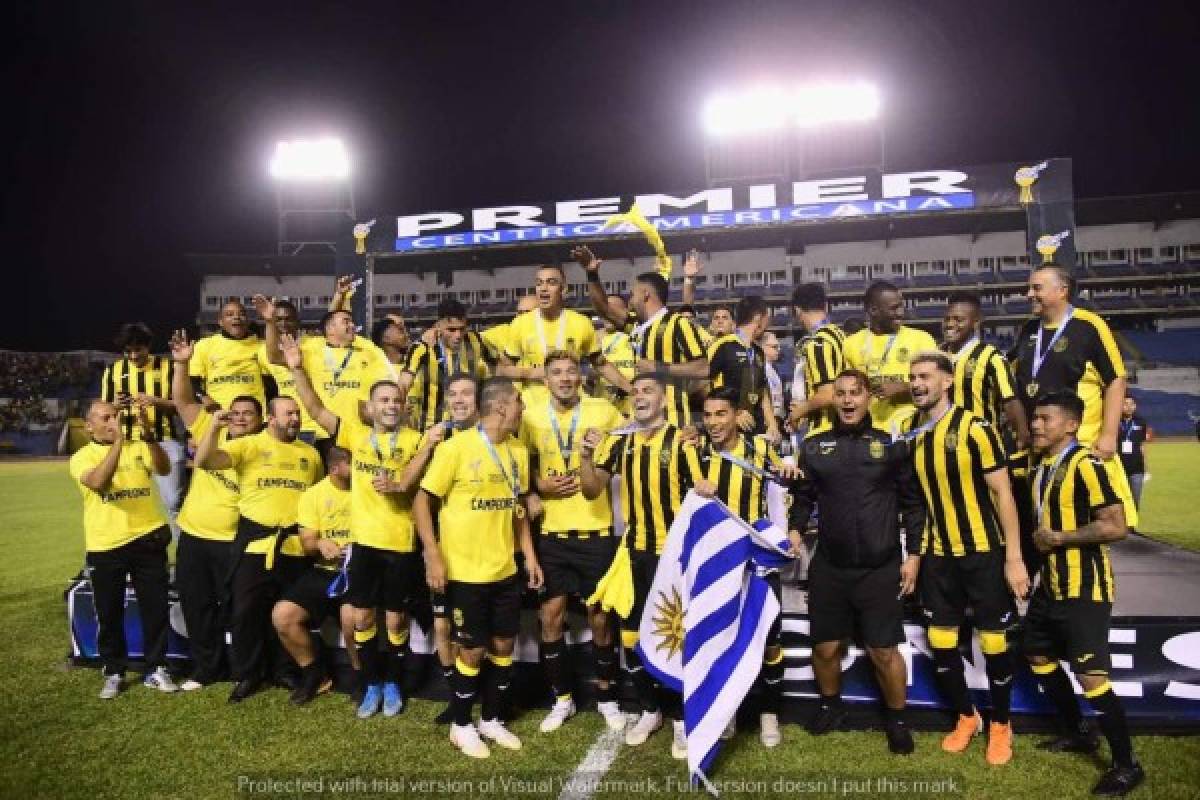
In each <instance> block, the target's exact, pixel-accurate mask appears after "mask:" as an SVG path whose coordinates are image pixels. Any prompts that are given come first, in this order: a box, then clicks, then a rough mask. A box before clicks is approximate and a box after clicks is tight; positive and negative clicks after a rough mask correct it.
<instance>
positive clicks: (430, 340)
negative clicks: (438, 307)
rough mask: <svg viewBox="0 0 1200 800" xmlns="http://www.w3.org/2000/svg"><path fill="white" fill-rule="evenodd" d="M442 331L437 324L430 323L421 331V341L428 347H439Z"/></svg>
mask: <svg viewBox="0 0 1200 800" xmlns="http://www.w3.org/2000/svg"><path fill="white" fill-rule="evenodd" d="M440 331H441V329H440V328H438V326H437V325H430V326H429V327H428V328H426V329H425V330H424V331H423V332H422V333H421V341H422V342H424V343H425V346H426V347H437V343H438V340H439V338H440V337H439V336H438V333H439V332H440Z"/></svg>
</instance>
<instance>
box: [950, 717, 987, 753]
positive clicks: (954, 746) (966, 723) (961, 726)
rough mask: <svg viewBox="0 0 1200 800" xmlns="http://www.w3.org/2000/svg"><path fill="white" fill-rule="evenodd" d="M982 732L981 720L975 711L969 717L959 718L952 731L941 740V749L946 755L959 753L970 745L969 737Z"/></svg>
mask: <svg viewBox="0 0 1200 800" xmlns="http://www.w3.org/2000/svg"><path fill="white" fill-rule="evenodd" d="M982 730H983V718H982V717H980V716H979V712H978V711H976V712H975V713H974V714H972V715H971V716H969V717H964V716H960V717H959V718H958V722H957V723H955V725H954V730H952V731H950V733H948V734H946V738H945V739H942V749H943V750H945V751H946V752H947V753H961V752H962V751H964V750H966V749H967V746H968V745H969V744H971V737H973V736H974V735H975V734H977V733H979V732H980V731H982Z"/></svg>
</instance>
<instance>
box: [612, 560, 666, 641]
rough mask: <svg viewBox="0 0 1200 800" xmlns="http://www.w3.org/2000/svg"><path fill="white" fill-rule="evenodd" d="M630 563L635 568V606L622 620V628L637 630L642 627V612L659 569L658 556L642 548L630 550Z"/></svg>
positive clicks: (624, 629)
mask: <svg viewBox="0 0 1200 800" xmlns="http://www.w3.org/2000/svg"><path fill="white" fill-rule="evenodd" d="M629 556H630V558H629V563H630V566H631V567H632V568H633V608H632V609H630V611H629V617H628V618H627V619H623V620H621V630H623V631H634V632H636V631H637V630H638V629H639V628H641V627H642V612H643V611H644V610H645V609H646V598H647V597H649V595H650V587H651V586H653V585H654V573H655V572H657V571H658V556H656V555H655V554H654V553H647V552H645V551H642V550H632V549H631V550H630V551H629Z"/></svg>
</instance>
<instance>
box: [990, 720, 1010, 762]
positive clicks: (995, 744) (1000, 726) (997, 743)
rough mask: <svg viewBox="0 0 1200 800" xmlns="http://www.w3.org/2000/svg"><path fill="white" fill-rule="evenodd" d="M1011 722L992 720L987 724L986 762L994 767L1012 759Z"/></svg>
mask: <svg viewBox="0 0 1200 800" xmlns="http://www.w3.org/2000/svg"><path fill="white" fill-rule="evenodd" d="M1012 756H1013V753H1012V723H1008V722H993V723H991V724H990V725H988V741H987V763H989V764H991V765H992V766H994V767H999V766H1003V765H1004V764H1007V763H1008V762H1010V761H1012Z"/></svg>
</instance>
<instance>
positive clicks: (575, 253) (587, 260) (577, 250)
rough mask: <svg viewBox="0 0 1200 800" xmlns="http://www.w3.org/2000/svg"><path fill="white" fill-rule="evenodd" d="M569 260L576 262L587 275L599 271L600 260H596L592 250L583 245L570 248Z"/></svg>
mask: <svg viewBox="0 0 1200 800" xmlns="http://www.w3.org/2000/svg"><path fill="white" fill-rule="evenodd" d="M571 258H573V259H575V260H576V261H578V262H579V266H581V267H583V269H584V270H585V271H586V272H587V273H588V274H589V275H590V274H591V273H594V272H599V271H600V259H598V258H596V255H595V253H593V252H592V248H590V247H588V246H587V245H585V244H581V245H579V246H578V247H572V248H571Z"/></svg>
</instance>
